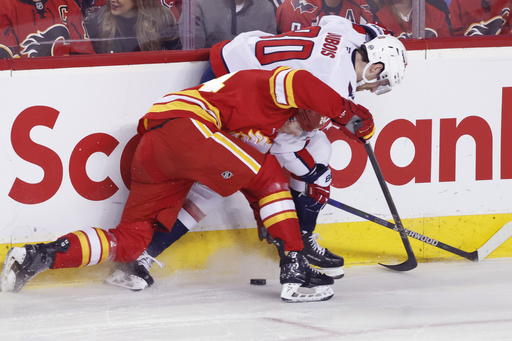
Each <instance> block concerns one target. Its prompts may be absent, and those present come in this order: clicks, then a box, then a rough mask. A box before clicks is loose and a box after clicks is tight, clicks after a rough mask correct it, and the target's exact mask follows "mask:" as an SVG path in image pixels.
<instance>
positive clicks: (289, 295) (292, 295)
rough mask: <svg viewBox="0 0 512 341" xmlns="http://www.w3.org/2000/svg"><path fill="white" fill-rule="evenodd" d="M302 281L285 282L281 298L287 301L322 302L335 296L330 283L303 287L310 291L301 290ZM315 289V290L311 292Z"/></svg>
mask: <svg viewBox="0 0 512 341" xmlns="http://www.w3.org/2000/svg"><path fill="white" fill-rule="evenodd" d="M299 288H301V284H300V283H285V284H283V289H282V290H281V299H282V300H283V301H285V302H287V303H300V302H320V301H327V300H329V299H331V298H332V297H333V296H334V290H333V289H332V286H330V285H320V286H316V287H313V288H311V289H309V290H308V289H305V288H302V289H301V290H308V291H309V292H300V291H299ZM311 290H313V291H314V292H311Z"/></svg>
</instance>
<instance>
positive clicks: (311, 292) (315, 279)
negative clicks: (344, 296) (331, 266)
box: [280, 251, 334, 303]
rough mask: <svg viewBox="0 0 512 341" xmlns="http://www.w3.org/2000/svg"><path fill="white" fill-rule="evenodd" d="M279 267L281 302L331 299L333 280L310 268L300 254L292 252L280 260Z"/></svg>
mask: <svg viewBox="0 0 512 341" xmlns="http://www.w3.org/2000/svg"><path fill="white" fill-rule="evenodd" d="M280 267H281V275H280V282H281V284H282V285H283V289H282V291H281V299H282V300H283V301H285V302H290V303H295V302H315V301H326V300H329V299H331V298H332V297H333V295H334V291H333V289H332V284H333V283H334V279H333V278H332V277H329V276H327V275H325V274H323V273H320V272H319V271H317V270H315V269H314V268H312V267H311V266H310V265H309V263H308V261H307V260H306V257H304V256H303V255H302V254H301V253H300V252H296V251H293V252H290V253H289V254H288V255H286V256H284V257H283V258H281V262H280ZM304 288H305V289H304Z"/></svg>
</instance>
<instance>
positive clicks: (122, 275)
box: [105, 251, 163, 291]
mask: <svg viewBox="0 0 512 341" xmlns="http://www.w3.org/2000/svg"><path fill="white" fill-rule="evenodd" d="M153 263H156V264H158V265H159V266H160V267H162V266H163V264H162V263H160V262H159V261H157V260H156V259H155V258H153V257H151V256H150V255H149V254H148V253H147V252H146V251H144V252H143V253H142V254H141V255H140V256H139V258H137V260H135V261H133V262H131V263H116V270H115V271H114V273H113V274H112V275H110V276H109V277H108V278H107V279H106V280H105V283H107V284H111V285H115V286H118V287H121V288H126V289H130V290H133V291H140V290H144V289H146V288H148V287H150V286H152V285H153V283H155V280H154V279H153V277H152V276H151V275H150V274H149V269H150V268H151V266H152V265H153Z"/></svg>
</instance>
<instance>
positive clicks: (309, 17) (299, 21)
mask: <svg viewBox="0 0 512 341" xmlns="http://www.w3.org/2000/svg"><path fill="white" fill-rule="evenodd" d="M326 15H337V16H340V17H343V18H346V19H348V20H350V21H351V22H353V23H358V24H359V23H360V24H366V23H367V22H370V21H373V15H372V13H371V12H370V11H369V8H368V5H367V3H366V0H285V1H283V3H282V4H281V5H279V7H278V8H277V11H276V22H277V29H278V32H287V31H296V30H300V29H301V28H305V27H309V26H316V25H318V23H319V21H320V19H322V17H324V16H326Z"/></svg>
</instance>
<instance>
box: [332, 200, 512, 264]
mask: <svg viewBox="0 0 512 341" xmlns="http://www.w3.org/2000/svg"><path fill="white" fill-rule="evenodd" d="M327 203H328V204H329V205H331V206H334V207H336V208H339V209H342V210H343V211H346V212H348V213H352V214H354V215H356V216H358V217H361V218H363V219H366V220H369V221H371V222H374V223H376V224H379V225H382V226H384V227H387V228H389V229H391V230H394V231H397V230H396V226H395V224H393V223H391V222H389V221H387V220H384V219H381V218H379V217H376V216H374V215H371V214H369V213H366V212H363V211H361V210H358V209H357V208H354V207H352V206H349V205H346V204H343V203H341V202H338V201H336V200H334V199H329V201H328V202H327ZM405 233H407V235H408V236H409V237H411V238H414V239H417V240H419V241H421V242H424V243H425V244H429V245H432V246H435V247H437V248H439V249H441V250H444V251H448V252H450V253H453V254H455V255H457V256H460V257H462V258H466V259H468V260H470V261H473V262H479V261H481V260H483V259H485V258H486V257H487V256H488V255H489V254H490V253H491V252H493V251H494V250H496V249H497V248H498V247H499V246H500V245H501V244H503V243H504V242H505V241H507V240H508V239H509V238H510V237H512V222H508V223H506V224H505V225H503V226H502V227H501V228H500V229H499V230H498V232H496V233H495V234H494V235H493V236H492V237H491V238H489V240H488V241H487V242H485V244H484V245H482V246H481V247H480V248H479V249H478V250H475V251H473V252H467V251H463V250H460V249H457V248H455V247H453V246H451V245H448V244H445V243H442V242H440V241H438V240H435V239H433V238H430V237H427V236H424V235H422V234H420V233H418V232H414V231H412V230H408V229H405Z"/></svg>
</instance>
